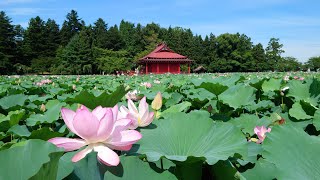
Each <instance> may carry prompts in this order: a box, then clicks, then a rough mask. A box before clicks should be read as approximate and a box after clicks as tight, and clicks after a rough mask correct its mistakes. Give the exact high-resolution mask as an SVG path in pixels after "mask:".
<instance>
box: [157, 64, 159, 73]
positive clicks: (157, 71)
mask: <svg viewBox="0 0 320 180" xmlns="http://www.w3.org/2000/svg"><path fill="white" fill-rule="evenodd" d="M157 74H159V63H158V62H157Z"/></svg>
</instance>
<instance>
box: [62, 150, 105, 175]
mask: <svg viewBox="0 0 320 180" xmlns="http://www.w3.org/2000/svg"><path fill="white" fill-rule="evenodd" d="M77 152H79V151H77ZM74 153H75V152H70V153H67V154H68V155H67V156H65V157H64V162H62V161H59V166H63V167H65V168H66V169H64V170H63V171H61V169H60V168H59V171H58V177H65V176H67V178H66V179H86V180H101V179H103V178H104V173H105V172H106V171H107V166H106V165H104V164H102V163H100V162H99V161H98V160H97V153H96V152H91V153H89V154H87V155H86V157H84V158H83V159H81V160H80V161H78V162H76V163H73V162H71V158H72V156H73V154H74ZM70 162H71V163H70ZM72 170H73V171H72ZM70 172H72V173H71V174H70ZM68 174H70V175H68Z"/></svg>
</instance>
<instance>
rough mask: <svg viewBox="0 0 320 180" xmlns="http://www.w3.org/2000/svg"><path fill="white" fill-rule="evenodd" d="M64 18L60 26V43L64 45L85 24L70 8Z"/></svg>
mask: <svg viewBox="0 0 320 180" xmlns="http://www.w3.org/2000/svg"><path fill="white" fill-rule="evenodd" d="M66 18H67V19H66V20H65V21H64V22H63V25H62V28H61V31H60V33H61V45H63V46H65V45H67V44H68V43H69V41H70V39H71V38H72V37H73V36H74V35H75V34H78V33H79V32H80V31H81V29H82V28H83V27H84V26H85V23H84V21H83V20H81V18H79V16H78V13H77V11H75V10H71V12H70V13H68V14H67V16H66Z"/></svg>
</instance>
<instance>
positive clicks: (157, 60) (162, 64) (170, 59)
mask: <svg viewBox="0 0 320 180" xmlns="http://www.w3.org/2000/svg"><path fill="white" fill-rule="evenodd" d="M192 61H193V60H190V59H188V57H187V56H183V55H180V54H178V53H175V52H174V51H173V50H171V49H170V48H169V47H168V46H167V45H166V44H165V43H160V44H159V45H158V46H157V47H156V49H154V50H153V51H152V52H151V53H150V54H148V55H146V56H145V57H143V58H141V59H140V60H139V64H142V65H143V66H144V68H143V73H145V74H149V73H153V74H164V73H172V74H180V73H181V71H180V65H181V64H188V73H190V64H191V63H192Z"/></svg>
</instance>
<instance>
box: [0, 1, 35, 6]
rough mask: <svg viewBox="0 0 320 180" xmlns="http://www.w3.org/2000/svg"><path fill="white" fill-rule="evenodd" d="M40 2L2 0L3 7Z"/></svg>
mask: <svg viewBox="0 0 320 180" xmlns="http://www.w3.org/2000/svg"><path fill="white" fill-rule="evenodd" d="M36 1H39V0H1V2H0V4H1V5H9V4H26V3H32V2H36Z"/></svg>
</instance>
